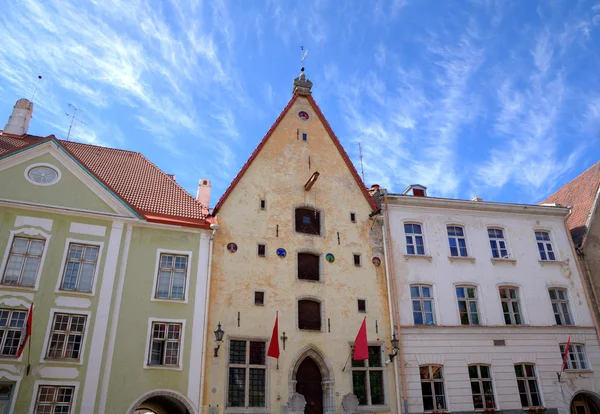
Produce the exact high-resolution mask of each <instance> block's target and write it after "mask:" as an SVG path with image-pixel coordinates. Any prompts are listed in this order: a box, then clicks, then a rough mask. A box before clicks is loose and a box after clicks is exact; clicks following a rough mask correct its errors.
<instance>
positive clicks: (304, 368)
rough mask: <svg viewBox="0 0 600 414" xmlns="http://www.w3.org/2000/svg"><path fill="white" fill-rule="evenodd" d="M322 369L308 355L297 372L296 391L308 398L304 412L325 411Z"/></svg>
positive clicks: (316, 412) (314, 413)
mask: <svg viewBox="0 0 600 414" xmlns="http://www.w3.org/2000/svg"><path fill="white" fill-rule="evenodd" d="M321 380H322V378H321V370H320V369H319V366H318V365H317V363H316V362H315V361H314V360H313V359H312V358H311V357H306V358H305V359H304V361H302V363H301V364H300V366H299V367H298V373H297V374H296V392H297V393H298V394H302V395H303V396H304V398H305V399H306V407H305V408H304V414H322V413H323V385H322V383H321Z"/></svg>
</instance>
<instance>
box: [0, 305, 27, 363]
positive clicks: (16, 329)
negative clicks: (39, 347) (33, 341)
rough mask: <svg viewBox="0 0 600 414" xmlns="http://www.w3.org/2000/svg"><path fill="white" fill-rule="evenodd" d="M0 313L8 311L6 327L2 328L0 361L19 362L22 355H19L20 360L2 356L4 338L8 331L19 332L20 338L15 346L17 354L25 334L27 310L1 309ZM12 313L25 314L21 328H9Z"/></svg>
mask: <svg viewBox="0 0 600 414" xmlns="http://www.w3.org/2000/svg"><path fill="white" fill-rule="evenodd" d="M0 311H8V312H9V314H8V316H9V317H8V319H7V321H6V322H7V326H6V327H4V328H3V330H4V335H2V338H1V339H0V358H1V359H0V360H11V361H20V360H21V359H22V358H23V355H22V354H21V357H20V358H17V355H16V354H15V355H4V354H2V351H3V349H4V345H5V343H6V337H7V332H8V331H21V336H20V337H19V345H17V353H19V346H20V345H21V343H22V342H23V339H24V338H25V334H26V332H27V317H28V316H29V310H27V309H15V308H8V307H6V308H4V307H1V308H0ZM14 312H23V313H25V319H24V323H23V327H22V328H11V327H10V325H9V324H10V319H11V317H12V314H13V313H14Z"/></svg>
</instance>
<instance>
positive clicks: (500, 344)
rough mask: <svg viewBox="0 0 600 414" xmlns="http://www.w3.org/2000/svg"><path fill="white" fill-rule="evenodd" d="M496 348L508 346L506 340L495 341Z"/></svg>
mask: <svg viewBox="0 0 600 414" xmlns="http://www.w3.org/2000/svg"><path fill="white" fill-rule="evenodd" d="M494 346H506V341H505V340H504V339H494Z"/></svg>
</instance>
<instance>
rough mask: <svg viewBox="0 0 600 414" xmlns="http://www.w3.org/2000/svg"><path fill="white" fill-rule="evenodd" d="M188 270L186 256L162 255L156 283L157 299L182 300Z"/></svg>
mask: <svg viewBox="0 0 600 414" xmlns="http://www.w3.org/2000/svg"><path fill="white" fill-rule="evenodd" d="M187 270H188V256H184V255H175V254H169V253H162V254H161V255H160V262H159V266H158V279H157V282H156V295H155V297H156V298H157V299H174V300H183V299H184V294H185V284H186V278H187Z"/></svg>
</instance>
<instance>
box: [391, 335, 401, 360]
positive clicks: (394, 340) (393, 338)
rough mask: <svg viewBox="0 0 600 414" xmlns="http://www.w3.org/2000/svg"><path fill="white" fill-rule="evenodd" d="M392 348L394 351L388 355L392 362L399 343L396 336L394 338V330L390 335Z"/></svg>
mask: <svg viewBox="0 0 600 414" xmlns="http://www.w3.org/2000/svg"><path fill="white" fill-rule="evenodd" d="M391 342H392V349H393V351H394V353H393V354H389V357H390V362H392V361H393V360H394V358H395V357H396V355H398V349H399V348H398V346H399V345H400V341H399V340H398V338H396V332H394V335H393V336H392V340H391Z"/></svg>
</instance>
